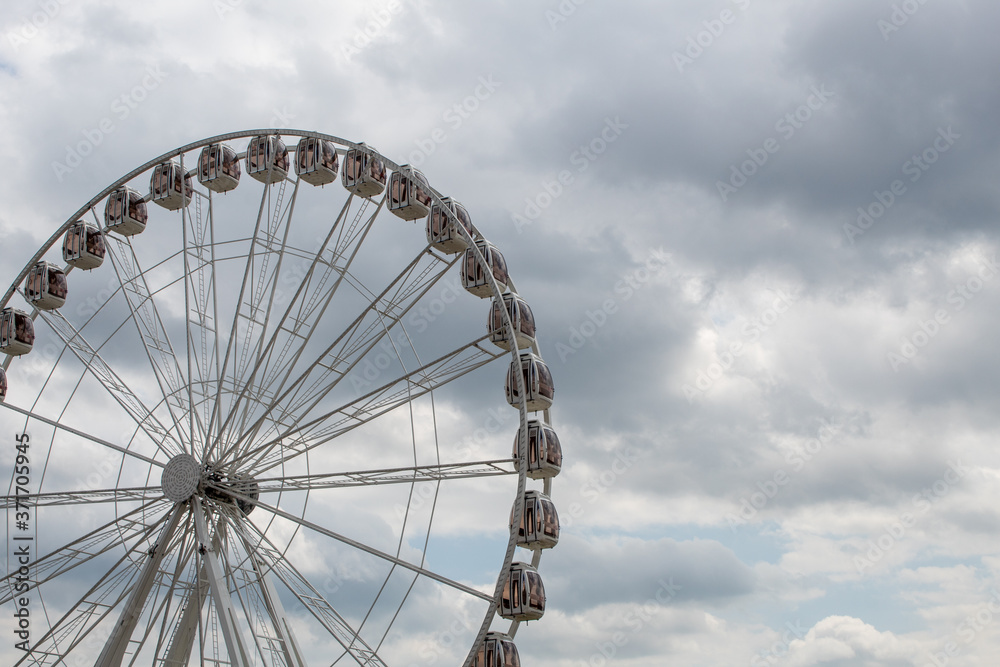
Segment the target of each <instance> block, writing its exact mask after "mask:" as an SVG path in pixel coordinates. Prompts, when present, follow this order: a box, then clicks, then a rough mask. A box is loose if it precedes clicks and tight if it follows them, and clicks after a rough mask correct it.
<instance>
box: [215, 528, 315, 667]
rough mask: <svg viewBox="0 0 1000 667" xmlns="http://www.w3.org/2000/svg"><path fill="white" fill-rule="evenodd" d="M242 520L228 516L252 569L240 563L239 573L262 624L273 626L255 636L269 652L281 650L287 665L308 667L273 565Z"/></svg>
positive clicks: (290, 666) (289, 666)
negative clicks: (276, 585) (272, 577)
mask: <svg viewBox="0 0 1000 667" xmlns="http://www.w3.org/2000/svg"><path fill="white" fill-rule="evenodd" d="M243 523H244V522H243V520H242V518H234V517H227V524H229V525H230V526H231V527H232V528H233V532H235V533H236V537H237V538H238V539H239V543H240V546H241V547H242V549H243V552H244V553H246V560H245V561H244V562H245V563H249V565H250V567H249V568H247V567H243V566H238V572H239V573H240V575H241V576H242V577H243V579H244V582H245V589H246V590H247V591H248V595H250V596H252V601H253V602H254V608H255V612H256V614H257V616H258V618H259V619H260V620H261V622H262V624H263V622H264V621H265V620H266V622H267V623H268V624H269V625H270V632H268V630H267V628H263V631H262V632H261V635H260V636H259V637H258V636H256V633H254V634H255V639H261V640H263V641H264V642H265V644H266V650H267V653H279V654H280V655H281V656H282V657H283V658H284V662H285V665H287V666H288V667H306V662H305V658H304V657H303V655H302V649H301V648H300V647H299V643H298V641H297V639H296V638H295V634H294V633H293V632H292V626H291V624H290V623H289V620H288V616H287V615H286V614H285V609H284V606H283V605H282V603H281V599H280V597H279V596H278V591H277V589H276V588H275V587H274V582H273V581H272V580H271V576H272V574H274V570H273V567H272V565H271V564H269V563H266V562H265V561H264V560H263V559H262V554H261V553H260V546H259V545H257V544H253V543H251V540H248V539H247V535H246V533H245V531H243V530H242V524H243ZM247 523H249V522H247ZM253 542H256V540H254V541H253ZM251 627H252V626H251ZM258 644H259V642H258Z"/></svg>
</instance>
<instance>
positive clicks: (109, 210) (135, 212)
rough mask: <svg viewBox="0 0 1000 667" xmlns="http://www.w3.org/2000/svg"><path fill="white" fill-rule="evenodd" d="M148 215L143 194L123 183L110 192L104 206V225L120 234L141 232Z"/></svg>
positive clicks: (129, 234) (128, 234)
mask: <svg viewBox="0 0 1000 667" xmlns="http://www.w3.org/2000/svg"><path fill="white" fill-rule="evenodd" d="M148 217H149V215H148V213H147V212H146V202H145V201H143V196H142V195H141V194H139V193H138V192H136V191H135V190H133V189H132V188H129V187H126V186H124V185H123V186H122V187H120V188H118V189H117V190H115V191H114V192H112V193H111V195H110V196H109V197H108V203H107V205H106V206H105V207H104V225H105V227H107V228H108V230H110V231H113V232H118V233H119V234H121V235H122V236H133V235H135V234H141V233H142V231H143V230H144V229H146V220H147V219H148Z"/></svg>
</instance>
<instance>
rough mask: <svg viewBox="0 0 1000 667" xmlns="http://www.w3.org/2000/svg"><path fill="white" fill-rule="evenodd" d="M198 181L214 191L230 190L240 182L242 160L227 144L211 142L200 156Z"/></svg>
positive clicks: (202, 150)
mask: <svg viewBox="0 0 1000 667" xmlns="http://www.w3.org/2000/svg"><path fill="white" fill-rule="evenodd" d="M198 182H199V183H201V184H202V185H204V186H205V187H206V188H208V189H209V190H211V191H212V192H218V193H220V194H221V193H223V192H229V191H230V190H232V189H234V188H235V187H236V186H237V185H239V184H240V160H239V158H238V157H237V156H236V151H234V150H233V149H232V148H230V147H229V146H226V145H225V144H210V145H208V146H205V147H204V148H202V149H201V155H200V156H198Z"/></svg>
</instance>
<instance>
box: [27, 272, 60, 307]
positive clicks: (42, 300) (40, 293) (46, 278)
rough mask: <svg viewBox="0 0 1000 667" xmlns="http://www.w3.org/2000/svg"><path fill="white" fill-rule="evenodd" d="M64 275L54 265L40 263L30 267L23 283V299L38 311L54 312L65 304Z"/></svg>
mask: <svg viewBox="0 0 1000 667" xmlns="http://www.w3.org/2000/svg"><path fill="white" fill-rule="evenodd" d="M67 291H68V285H67V284H66V274H65V273H63V270H62V269H60V268H59V267H58V266H56V265H55V264H50V263H48V262H45V261H42V262H38V263H37V264H35V265H34V266H33V267H31V270H30V271H28V277H27V278H26V279H25V281H24V298H25V299H27V300H28V303H30V304H31V305H32V306H34V307H35V308H37V309H39V310H55V309H56V308H61V307H62V305H63V304H64V303H66V292H67Z"/></svg>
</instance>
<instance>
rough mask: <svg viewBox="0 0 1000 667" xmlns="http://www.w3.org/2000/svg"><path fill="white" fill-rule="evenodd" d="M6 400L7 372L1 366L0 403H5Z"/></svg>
mask: <svg viewBox="0 0 1000 667" xmlns="http://www.w3.org/2000/svg"><path fill="white" fill-rule="evenodd" d="M5 398H7V371H5V370H4V369H3V366H0V403H3V402H4V399H5Z"/></svg>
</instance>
